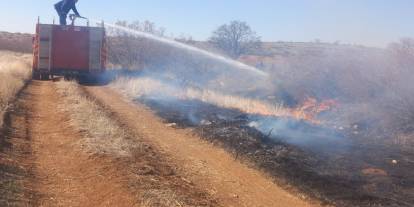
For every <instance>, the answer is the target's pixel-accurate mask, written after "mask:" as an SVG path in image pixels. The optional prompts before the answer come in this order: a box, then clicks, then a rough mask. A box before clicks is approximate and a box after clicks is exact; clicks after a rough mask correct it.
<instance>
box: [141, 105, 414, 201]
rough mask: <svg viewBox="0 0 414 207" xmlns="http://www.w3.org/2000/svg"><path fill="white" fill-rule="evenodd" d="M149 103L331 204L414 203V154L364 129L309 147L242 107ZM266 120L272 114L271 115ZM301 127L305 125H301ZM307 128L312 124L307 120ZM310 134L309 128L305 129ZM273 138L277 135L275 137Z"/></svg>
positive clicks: (163, 114)
mask: <svg viewBox="0 0 414 207" xmlns="http://www.w3.org/2000/svg"><path fill="white" fill-rule="evenodd" d="M136 101H140V102H143V103H145V104H146V105H147V106H149V107H150V108H151V109H153V110H154V111H155V112H156V113H157V114H158V115H159V116H160V117H162V118H163V119H165V121H166V122H167V123H170V125H173V126H174V125H175V127H179V128H192V129H193V131H194V133H196V134H198V135H200V136H201V137H203V139H205V140H208V141H210V142H212V143H214V144H216V145H219V146H221V147H223V148H225V149H227V150H228V151H230V152H231V153H233V155H234V156H235V158H236V159H240V160H241V161H243V162H246V163H247V164H249V165H252V166H254V167H256V168H258V169H260V170H263V171H264V172H266V173H267V174H269V175H271V176H272V177H273V178H274V180H275V182H277V183H279V184H282V185H283V186H285V187H286V188H287V189H289V190H292V191H300V192H301V193H305V194H306V195H308V196H309V197H311V198H317V199H319V200H321V201H322V202H324V203H325V204H328V205H336V206H387V207H388V206H414V170H413V169H414V162H413V160H414V152H412V151H403V150H402V149H400V148H396V147H390V146H387V145H381V144H378V143H376V144H373V142H367V141H361V140H364V139H365V138H366V137H364V136H366V135H365V134H364V132H363V131H361V132H360V133H358V134H355V133H354V132H353V131H349V132H348V131H346V130H345V131H343V132H341V136H342V137H343V139H346V140H347V142H346V143H347V144H346V145H344V146H343V147H342V146H338V145H340V143H339V144H335V143H326V144H325V145H324V144H323V142H322V144H319V145H320V146H321V147H319V148H313V147H304V146H301V147H299V146H295V145H292V144H288V143H287V142H284V141H280V140H285V139H283V138H282V137H280V139H278V137H276V138H275V136H274V135H273V134H272V132H271V131H269V133H268V134H263V133H261V132H260V131H258V130H256V129H254V128H252V127H249V123H250V122H251V120H254V119H255V118H260V117H252V116H249V115H247V114H244V113H241V112H239V111H237V110H229V109H223V108H218V107H215V106H213V105H209V104H206V103H202V102H199V101H180V102H177V101H176V100H157V99H151V98H149V97H147V98H143V99H141V100H136ZM265 118H266V117H265ZM299 125H302V124H301V123H299ZM303 125H304V126H305V127H301V128H298V130H301V129H303V128H308V127H312V126H311V125H309V124H307V123H303ZM305 134H306V132H305ZM271 137H272V138H271Z"/></svg>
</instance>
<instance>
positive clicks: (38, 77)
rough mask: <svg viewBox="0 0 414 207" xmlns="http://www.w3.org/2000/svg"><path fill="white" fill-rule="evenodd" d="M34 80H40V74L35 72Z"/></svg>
mask: <svg viewBox="0 0 414 207" xmlns="http://www.w3.org/2000/svg"><path fill="white" fill-rule="evenodd" d="M32 79H33V80H40V74H38V73H35V72H33V73H32Z"/></svg>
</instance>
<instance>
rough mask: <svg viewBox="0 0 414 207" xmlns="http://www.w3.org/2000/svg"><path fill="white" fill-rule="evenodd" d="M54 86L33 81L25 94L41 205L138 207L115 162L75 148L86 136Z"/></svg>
mask: <svg viewBox="0 0 414 207" xmlns="http://www.w3.org/2000/svg"><path fill="white" fill-rule="evenodd" d="M53 84H54V83H53V82H33V83H32V84H31V85H30V86H29V87H28V88H27V89H26V91H25V93H27V94H28V96H26V97H25V100H24V101H25V103H26V104H27V105H28V107H26V109H28V110H29V114H30V115H29V118H30V119H29V120H28V123H29V126H28V127H29V132H30V133H29V134H28V135H29V137H30V139H31V141H32V149H33V156H34V158H33V159H34V167H35V170H34V175H35V182H36V184H35V191H36V192H38V193H39V195H40V196H39V197H38V198H37V199H38V200H37V205H39V206H134V199H133V196H132V195H130V194H129V192H128V191H127V190H126V189H124V188H123V187H122V186H121V185H120V183H121V180H120V177H121V176H120V175H119V173H117V172H116V171H115V170H113V169H116V168H115V167H114V166H113V165H112V163H110V162H108V161H107V160H105V159H103V158H99V157H92V156H90V155H89V154H87V153H86V152H83V151H81V150H80V149H79V148H76V147H74V146H76V142H77V141H79V140H80V139H81V138H82V136H81V135H80V134H79V133H78V132H77V131H76V130H74V129H73V128H71V126H70V124H68V121H69V120H68V114H66V113H64V112H63V110H61V109H59V107H58V103H59V102H60V101H61V100H60V98H59V96H58V95H57V94H56V91H55V88H54V86H53ZM108 169H109V170H108Z"/></svg>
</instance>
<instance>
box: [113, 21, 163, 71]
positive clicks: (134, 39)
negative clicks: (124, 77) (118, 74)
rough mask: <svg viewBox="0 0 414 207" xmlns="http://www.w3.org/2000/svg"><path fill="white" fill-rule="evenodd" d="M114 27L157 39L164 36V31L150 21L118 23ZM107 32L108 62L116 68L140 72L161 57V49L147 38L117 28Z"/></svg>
mask: <svg viewBox="0 0 414 207" xmlns="http://www.w3.org/2000/svg"><path fill="white" fill-rule="evenodd" d="M116 25H117V26H121V27H125V28H128V29H131V30H135V31H140V32H145V33H149V34H152V35H155V36H159V37H164V36H165V29H164V28H163V27H157V26H156V25H155V23H153V22H150V21H143V22H140V21H134V22H132V23H129V22H127V21H118V22H116ZM107 31H108V36H109V37H108V47H109V61H110V62H111V63H112V64H114V65H116V66H118V67H122V68H123V69H130V70H141V69H143V68H145V67H147V66H148V65H149V63H150V62H151V61H153V59H155V58H160V57H161V55H160V54H162V52H161V51H162V50H163V48H162V47H161V46H160V45H159V44H155V43H154V41H151V40H150V39H148V38H144V37H139V36H136V35H134V34H130V33H128V32H126V31H124V30H120V29H118V28H110V29H108V30H107ZM164 50H165V49H164Z"/></svg>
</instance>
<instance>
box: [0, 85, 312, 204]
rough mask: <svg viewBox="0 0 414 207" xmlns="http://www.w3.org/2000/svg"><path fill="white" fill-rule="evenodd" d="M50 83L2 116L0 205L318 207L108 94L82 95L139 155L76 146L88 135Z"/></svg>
mask: <svg viewBox="0 0 414 207" xmlns="http://www.w3.org/2000/svg"><path fill="white" fill-rule="evenodd" d="M54 84H55V83H53V82H46V81H33V82H31V83H30V84H29V85H28V86H27V87H26V88H25V89H24V90H23V91H22V92H21V93H20V95H19V97H18V100H17V101H16V104H15V108H14V109H13V110H11V111H9V112H8V114H7V116H6V119H5V126H6V127H5V130H4V132H3V133H2V134H1V135H0V137H1V139H0V140H1V142H0V153H1V154H0V155H1V156H0V158H1V159H0V178H1V184H2V185H1V186H0V191H1V195H0V206H86V207H88V206H128V207H129V206H246V207H247V206H249V207H254V206H298V207H300V206H318V202H316V201H309V200H304V199H303V198H301V195H299V194H297V195H293V194H292V193H290V192H288V191H286V190H285V189H283V188H281V187H280V186H278V185H276V184H275V183H273V182H272V180H271V179H269V178H268V177H267V175H265V174H263V173H261V172H259V171H257V170H255V169H252V168H249V167H248V166H246V165H245V164H242V163H240V162H239V161H238V160H235V159H234V157H233V156H232V155H231V154H230V153H228V152H227V151H225V150H224V149H222V148H219V147H216V146H214V145H212V144H210V143H208V142H205V141H203V140H202V139H200V137H197V136H196V135H194V134H193V133H192V132H191V131H188V130H185V129H176V128H173V127H171V126H169V125H166V124H165V123H164V122H163V120H162V119H160V118H159V117H157V116H156V115H155V114H154V113H153V112H152V111H151V110H149V109H148V108H146V107H145V106H143V105H136V104H134V103H132V102H129V101H127V100H125V99H123V98H122V97H121V96H120V95H119V94H117V93H115V92H113V91H112V90H111V89H109V88H106V87H86V88H85V91H86V92H87V93H88V94H89V95H90V96H93V97H94V98H96V100H97V101H98V102H99V103H101V105H102V106H104V108H105V110H106V111H107V112H108V114H109V115H110V116H112V118H113V119H114V120H115V121H116V122H117V123H119V124H121V125H122V127H123V128H124V129H125V131H126V132H127V133H129V134H130V135H131V136H130V137H133V138H134V141H135V142H137V143H140V144H141V145H142V149H141V150H140V151H137V152H134V153H133V155H132V156H130V157H122V158H120V157H112V156H110V155H100V154H92V153H90V152H88V151H86V150H84V149H83V148H82V147H81V146H79V143H80V140H81V139H82V138H83V137H84V136H85V134H83V133H84V132H82V131H80V130H78V129H75V128H74V127H73V126H72V125H71V124H70V123H69V122H70V118H69V117H70V116H69V114H68V113H67V112H65V110H62V109H59V107H58V106H59V105H60V104H61V102H62V100H61V97H59V94H58V93H57V92H56V88H55V85H54ZM167 194H168V195H170V194H171V195H174V198H172V200H171V202H172V203H168V202H169V201H168V200H167V201H166V199H169V198H170V197H168V196H166V195H167Z"/></svg>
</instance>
